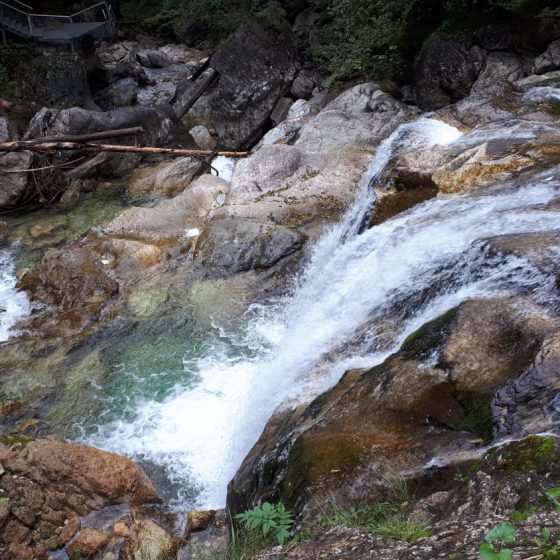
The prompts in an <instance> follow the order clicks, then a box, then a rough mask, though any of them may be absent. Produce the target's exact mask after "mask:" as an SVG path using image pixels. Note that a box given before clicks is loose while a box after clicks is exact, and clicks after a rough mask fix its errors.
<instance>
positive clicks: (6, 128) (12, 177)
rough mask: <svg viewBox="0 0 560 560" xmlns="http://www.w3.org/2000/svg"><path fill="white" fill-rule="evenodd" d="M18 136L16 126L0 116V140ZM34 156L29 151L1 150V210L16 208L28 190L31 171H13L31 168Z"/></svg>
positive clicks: (3, 140) (4, 140) (12, 138)
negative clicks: (11, 151)
mask: <svg viewBox="0 0 560 560" xmlns="http://www.w3.org/2000/svg"><path fill="white" fill-rule="evenodd" d="M16 138H17V134H16V131H15V128H14V127H13V126H12V124H11V123H10V121H9V120H8V119H7V118H5V117H0V142H6V141H8V140H14V139H16ZM32 160H33V156H32V155H31V154H30V153H29V152H14V153H3V152H0V210H9V209H12V208H15V207H16V206H17V203H18V202H19V200H20V198H21V197H22V196H23V194H24V193H25V191H26V190H27V182H28V178H29V173H12V172H13V171H17V170H20V169H29V168H30V167H31V162H32Z"/></svg>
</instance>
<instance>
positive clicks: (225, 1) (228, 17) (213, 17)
mask: <svg viewBox="0 0 560 560" xmlns="http://www.w3.org/2000/svg"><path fill="white" fill-rule="evenodd" d="M122 13H123V15H124V17H125V21H126V22H128V23H129V24H134V25H136V26H141V27H143V28H145V29H146V30H147V31H150V32H155V33H165V34H171V33H173V32H174V31H175V30H181V31H183V32H185V33H186V34H187V35H188V36H189V37H190V38H191V39H192V40H193V42H197V43H204V44H206V45H209V46H216V45H217V44H219V43H220V42H221V41H223V40H224V39H225V38H227V37H228V35H230V34H231V33H232V32H234V31H235V30H236V29H238V28H239V27H240V26H241V25H243V24H245V23H248V22H249V21H254V20H258V21H261V22H264V23H266V24H268V25H270V26H272V27H274V28H276V29H282V28H284V27H285V26H287V25H288V24H287V21H286V12H285V11H284V9H283V8H282V5H281V4H280V3H279V2H278V1H276V0H270V1H267V2H263V1H262V0H140V1H139V2H132V1H129V2H124V3H123V5H122Z"/></svg>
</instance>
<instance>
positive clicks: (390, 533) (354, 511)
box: [325, 476, 430, 543]
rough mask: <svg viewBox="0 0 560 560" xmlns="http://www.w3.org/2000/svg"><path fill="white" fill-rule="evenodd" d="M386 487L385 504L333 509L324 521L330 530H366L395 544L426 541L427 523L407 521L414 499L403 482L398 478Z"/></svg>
mask: <svg viewBox="0 0 560 560" xmlns="http://www.w3.org/2000/svg"><path fill="white" fill-rule="evenodd" d="M387 483H388V486H389V492H388V501H386V502H380V503H375V504H366V505H361V506H358V507H352V508H350V509H349V510H340V509H335V510H334V511H333V513H332V514H331V515H329V516H328V517H327V518H326V519H325V521H326V522H327V524H328V525H332V526H336V525H345V526H347V527H365V528H366V529H368V530H369V531H371V532H372V533H376V534H378V535H383V536H384V537H388V538H390V539H393V540H398V541H407V542H411V543H413V542H416V541H417V540H418V539H421V538H423V537H428V536H429V535H430V533H429V531H427V530H426V527H427V524H426V523H424V522H423V521H419V520H416V519H409V518H408V513H409V511H410V504H411V503H412V501H413V497H412V496H411V495H410V493H409V491H408V487H407V484H406V481H405V480H404V479H403V478H402V477H398V476H397V477H392V478H390V479H389V480H387Z"/></svg>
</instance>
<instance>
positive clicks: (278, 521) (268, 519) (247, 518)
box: [235, 502, 294, 544]
mask: <svg viewBox="0 0 560 560" xmlns="http://www.w3.org/2000/svg"><path fill="white" fill-rule="evenodd" d="M235 518H236V519H238V520H239V521H241V523H242V524H243V525H244V527H245V528H246V529H247V530H248V531H250V532H251V531H256V532H261V531H262V536H263V537H264V538H265V539H268V538H270V539H271V540H273V541H276V542H277V543H278V544H284V542H285V541H286V540H287V539H288V538H289V536H290V529H291V528H292V526H293V524H294V520H293V518H292V514H291V513H290V512H289V511H286V508H285V507H284V504H276V505H273V504H270V503H268V502H265V503H264V504H263V505H262V506H261V507H255V508H253V509H250V510H248V511H246V512H245V513H240V514H238V515H236V516H235Z"/></svg>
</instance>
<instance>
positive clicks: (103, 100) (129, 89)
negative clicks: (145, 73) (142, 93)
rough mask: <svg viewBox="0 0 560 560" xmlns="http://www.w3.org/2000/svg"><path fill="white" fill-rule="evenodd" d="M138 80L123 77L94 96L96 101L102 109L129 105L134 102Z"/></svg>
mask: <svg viewBox="0 0 560 560" xmlns="http://www.w3.org/2000/svg"><path fill="white" fill-rule="evenodd" d="M137 95H138V82H137V81H136V80H135V79H134V78H123V79H122V80H118V81H117V82H115V83H114V84H111V85H110V86H109V87H108V88H107V89H106V90H104V91H102V92H101V93H100V94H98V95H97V96H96V101H97V102H98V103H99V105H100V106H101V107H102V108H103V109H110V108H114V107H129V106H130V105H133V104H134V103H136V97H137Z"/></svg>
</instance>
